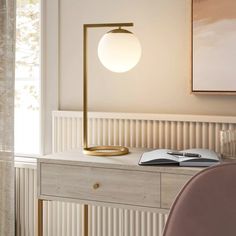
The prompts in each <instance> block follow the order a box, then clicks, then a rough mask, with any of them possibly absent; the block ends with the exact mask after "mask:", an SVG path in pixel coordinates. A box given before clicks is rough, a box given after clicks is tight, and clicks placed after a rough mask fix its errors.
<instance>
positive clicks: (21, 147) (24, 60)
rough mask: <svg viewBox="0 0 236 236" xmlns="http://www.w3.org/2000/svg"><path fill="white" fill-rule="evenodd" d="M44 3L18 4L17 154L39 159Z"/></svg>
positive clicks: (31, 0)
mask: <svg viewBox="0 0 236 236" xmlns="http://www.w3.org/2000/svg"><path fill="white" fill-rule="evenodd" d="M40 93H41V81H40V0H17V16H16V74H15V153H16V155H28V156H30V155H33V156H35V155H39V154H40V150H41V147H40V146H41V145H40V130H41V125H40V124H41V121H40V117H41V96H40Z"/></svg>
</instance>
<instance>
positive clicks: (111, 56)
mask: <svg viewBox="0 0 236 236" xmlns="http://www.w3.org/2000/svg"><path fill="white" fill-rule="evenodd" d="M141 53H142V49H141V45H140V42H139V40H138V39H137V38H136V37H135V36H134V35H133V34H132V33H131V32H129V31H127V30H123V29H117V30H112V31H110V32H108V33H106V34H105V35H104V36H103V37H102V38H101V40H100V41H99V44H98V57H99V59H100V61H101V63H102V64H103V66H104V67H106V68H107V69H108V70H110V71H113V72H117V73H122V72H126V71H129V70H131V69H132V68H133V67H135V66H136V64H137V63H138V62H139V60H140V57H141Z"/></svg>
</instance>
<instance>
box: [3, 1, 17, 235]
mask: <svg viewBox="0 0 236 236" xmlns="http://www.w3.org/2000/svg"><path fill="white" fill-rule="evenodd" d="M14 58H15V0H0V236H14V231H15V222H14V221H15V219H14V155H13V147H14V138H13V137H14V133H13V132H14V123H13V121H14V71H15V63H14Z"/></svg>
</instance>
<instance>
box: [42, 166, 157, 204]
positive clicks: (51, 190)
mask: <svg viewBox="0 0 236 236" xmlns="http://www.w3.org/2000/svg"><path fill="white" fill-rule="evenodd" d="M40 169H41V173H40V176H41V177H40V178H41V186H40V194H41V195H50V196H55V197H61V198H71V199H81V200H91V201H99V202H111V203H118V204H128V205H129V204H130V205H137V206H147V207H160V174H159V173H152V172H143V171H131V170H118V169H109V168H96V167H85V166H70V165H59V164H46V163H41V168H40Z"/></svg>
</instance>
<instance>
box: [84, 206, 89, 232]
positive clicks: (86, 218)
mask: <svg viewBox="0 0 236 236" xmlns="http://www.w3.org/2000/svg"><path fill="white" fill-rule="evenodd" d="M84 236H89V235H88V205H86V204H85V205H84Z"/></svg>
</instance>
